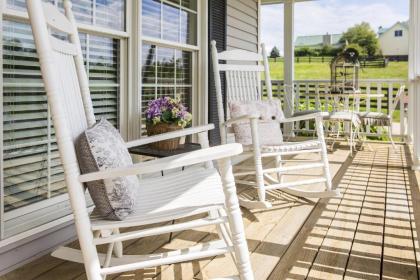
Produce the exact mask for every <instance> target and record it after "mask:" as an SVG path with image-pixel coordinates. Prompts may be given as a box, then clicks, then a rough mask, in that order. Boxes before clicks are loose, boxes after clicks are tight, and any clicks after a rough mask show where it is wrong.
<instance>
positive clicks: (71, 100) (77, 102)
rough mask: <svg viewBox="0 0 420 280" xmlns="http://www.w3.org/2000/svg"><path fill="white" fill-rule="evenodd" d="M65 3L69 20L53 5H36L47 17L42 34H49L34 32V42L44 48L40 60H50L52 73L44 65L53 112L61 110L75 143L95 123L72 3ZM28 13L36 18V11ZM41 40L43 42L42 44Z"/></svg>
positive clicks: (42, 64)
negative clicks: (55, 33)
mask: <svg viewBox="0 0 420 280" xmlns="http://www.w3.org/2000/svg"><path fill="white" fill-rule="evenodd" d="M35 2H36V1H35ZM39 2H41V1H39ZM65 3H67V4H66V5H65V10H66V14H67V17H66V16H65V15H64V14H62V13H60V12H59V11H58V10H57V8H56V7H55V6H53V5H52V4H50V3H42V2H41V4H39V5H38V4H37V6H39V10H40V12H39V14H38V13H37V15H36V16H42V17H44V18H45V20H44V24H43V26H42V28H40V30H39V31H41V29H42V30H44V31H45V30H46V32H45V34H42V35H41V36H39V35H38V34H37V33H35V42H36V44H37V45H41V44H42V48H41V47H40V48H38V50H39V51H38V52H39V59H40V61H41V60H43V59H45V60H47V61H48V62H47V63H48V68H49V70H51V72H50V71H47V69H46V68H47V67H46V66H45V65H46V64H47V63H41V71H42V72H43V76H44V80H45V81H46V83H45V87H46V89H47V96H48V98H49V105H50V106H51V109H52V110H54V109H53V108H59V110H60V111H61V113H60V116H61V118H60V121H61V122H65V123H66V127H67V129H68V133H70V136H71V139H72V140H73V141H74V140H75V139H76V137H77V136H79V135H80V133H82V132H83V131H84V130H85V129H86V128H87V127H88V126H91V125H93V124H94V123H95V116H94V114H93V106H92V103H91V99H90V92H89V87H88V78H87V74H86V71H85V69H84V65H83V56H82V50H81V47H80V41H79V37H78V35H77V27H76V25H75V22H74V17H73V15H72V12H71V8H70V6H71V4H70V2H68V1H65ZM29 13H30V14H31V13H32V15H33V11H32V12H31V11H29ZM33 16H34V15H33ZM45 23H46V24H45ZM53 31H58V32H60V33H59V34H60V36H59V38H58V37H56V36H54V35H53V33H52V32H53ZM75 32H76V33H75ZM75 34H76V35H75ZM37 37H38V38H37ZM40 37H43V38H40ZM63 38H64V39H63ZM66 39H67V40H66ZM40 40H42V41H43V42H39V41H40ZM37 41H38V42H37ZM41 50H43V54H41ZM42 68H44V69H42ZM82 84H83V86H82ZM55 129H56V130H57V127H56V128H55Z"/></svg>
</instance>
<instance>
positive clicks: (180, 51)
mask: <svg viewBox="0 0 420 280" xmlns="http://www.w3.org/2000/svg"><path fill="white" fill-rule="evenodd" d="M197 15H198V10H197V1H196V0H189V1H186V0H170V1H169V0H161V1H160V0H143V2H142V50H141V65H142V71H141V75H142V76H141V81H142V92H141V110H142V120H143V122H142V128H143V129H142V133H144V132H145V131H144V114H143V112H144V111H145V109H146V107H147V104H148V103H149V102H150V100H153V99H155V98H158V97H162V96H170V97H179V98H181V99H182V100H183V102H184V104H185V105H186V106H187V107H188V108H190V111H191V107H192V99H193V88H194V86H195V84H194V78H193V73H194V72H195V71H193V70H194V69H193V67H194V66H193V65H195V63H194V61H195V60H196V59H197V53H198V48H197V37H198V34H197Z"/></svg>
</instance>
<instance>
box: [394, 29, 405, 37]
mask: <svg viewBox="0 0 420 280" xmlns="http://www.w3.org/2000/svg"><path fill="white" fill-rule="evenodd" d="M403 34H404V33H403V30H402V29H397V30H395V31H394V37H403Z"/></svg>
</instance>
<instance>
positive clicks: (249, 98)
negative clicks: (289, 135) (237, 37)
mask: <svg viewBox="0 0 420 280" xmlns="http://www.w3.org/2000/svg"><path fill="white" fill-rule="evenodd" d="M261 48H262V53H253V52H249V51H244V50H228V51H224V52H221V53H218V52H217V48H216V42H215V41H212V62H213V71H214V80H215V86H216V94H217V106H218V117H219V128H220V135H221V142H222V144H226V143H228V138H229V139H230V137H228V134H229V133H232V129H231V128H232V126H233V125H234V124H237V123H243V122H244V121H245V122H248V123H249V124H250V130H251V134H252V144H251V145H248V146H245V149H244V150H246V151H245V152H244V153H243V154H242V155H240V159H238V160H237V161H238V162H240V161H243V160H245V159H248V158H252V157H253V159H254V166H253V168H244V167H241V166H238V167H237V168H238V169H239V172H237V173H235V174H234V175H235V177H242V178H243V177H245V176H250V175H251V176H255V180H254V181H248V180H243V179H242V180H241V179H236V183H238V184H243V185H248V186H251V187H254V188H256V189H257V191H258V201H257V200H249V199H245V198H242V197H239V203H240V204H241V206H243V207H246V208H269V207H272V204H271V203H270V202H268V201H267V200H266V192H267V191H270V190H282V191H284V192H286V193H289V194H291V195H294V196H298V197H306V198H327V197H336V196H339V195H340V194H339V191H338V190H333V189H332V184H331V175H330V170H329V163H328V157H327V148H326V144H325V140H324V131H323V124H322V118H323V115H322V113H312V114H304V115H299V116H294V117H292V118H283V119H279V120H277V119H276V120H275V121H276V122H278V130H279V131H277V132H276V133H280V134H281V127H280V124H286V123H292V124H293V123H294V122H298V121H303V120H315V125H316V132H317V135H318V136H317V139H313V140H308V141H303V142H283V141H282V140H281V139H279V141H280V142H281V143H280V144H278V145H271V146H267V145H260V143H259V142H260V135H259V132H260V129H259V125H260V124H261V123H260V120H259V118H260V116H258V115H243V116H240V117H234V118H232V116H231V115H230V112H229V106H228V105H229V103H230V102H238V101H239V102H244V101H246V102H259V101H261V100H262V97H263V96H262V95H263V93H262V89H261V82H260V79H261V76H262V74H264V77H265V84H266V88H267V99H268V100H273V97H272V89H271V79H270V72H269V64H268V59H267V53H266V50H265V46H264V44H262V45H261ZM261 61H262V62H263V64H262V65H261ZM221 62H228V64H223V63H221ZM221 75H225V77H226V93H225V94H226V96H225V98H226V103H227V104H224V100H223V99H224V98H223V94H222V84H221ZM225 108H226V117H225ZM279 110H281V108H279ZM235 138H237V135H235ZM303 153H317V154H320V156H321V159H320V160H319V161H317V162H311V163H301V164H295V165H291V166H284V163H285V162H287V161H285V160H284V158H283V157H284V156H294V155H298V154H303ZM264 158H274V159H275V163H276V166H275V167H274V168H269V167H267V166H265V165H264V164H263V159H264ZM235 162H236V161H235ZM313 168H322V170H323V175H322V176H316V178H312V179H305V180H298V181H293V182H292V181H291V182H284V180H283V179H284V176H283V175H285V174H287V173H289V174H290V172H293V171H294V172H296V171H301V170H304V169H313ZM241 169H244V170H241ZM249 169H251V170H249ZM269 173H275V174H277V178H274V177H273V176H271V175H270V174H269ZM314 177H315V176H314ZM266 182H268V184H266ZM317 183H323V184H325V190H322V191H312V190H310V191H308V190H304V189H302V188H297V187H299V186H304V185H312V184H317Z"/></svg>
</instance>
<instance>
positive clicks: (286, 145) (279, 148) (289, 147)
mask: <svg viewBox="0 0 420 280" xmlns="http://www.w3.org/2000/svg"><path fill="white" fill-rule="evenodd" d="M320 145H321V144H320V142H319V141H318V140H308V141H303V142H283V143H282V144H281V145H272V146H267V145H263V146H261V151H262V152H265V153H277V152H295V151H302V150H308V149H316V148H320V147H321V146H320ZM244 150H246V151H251V150H252V146H245V147H244Z"/></svg>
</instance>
